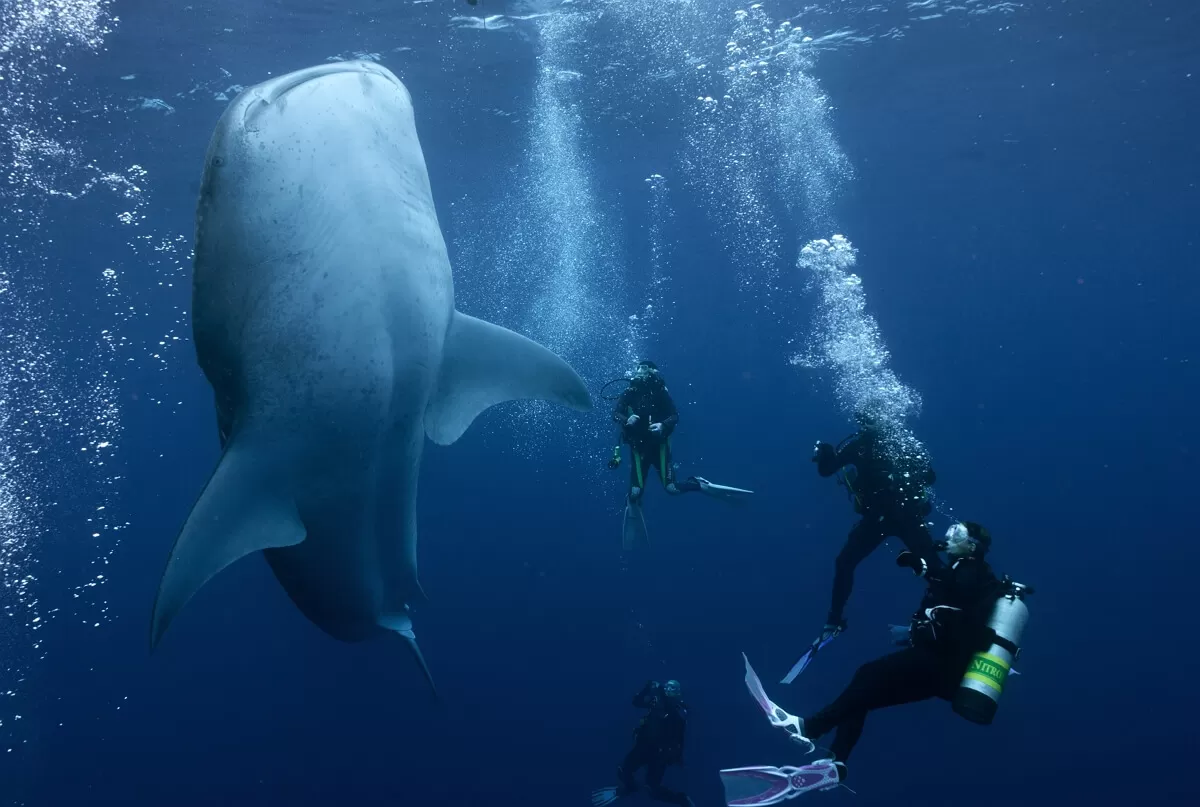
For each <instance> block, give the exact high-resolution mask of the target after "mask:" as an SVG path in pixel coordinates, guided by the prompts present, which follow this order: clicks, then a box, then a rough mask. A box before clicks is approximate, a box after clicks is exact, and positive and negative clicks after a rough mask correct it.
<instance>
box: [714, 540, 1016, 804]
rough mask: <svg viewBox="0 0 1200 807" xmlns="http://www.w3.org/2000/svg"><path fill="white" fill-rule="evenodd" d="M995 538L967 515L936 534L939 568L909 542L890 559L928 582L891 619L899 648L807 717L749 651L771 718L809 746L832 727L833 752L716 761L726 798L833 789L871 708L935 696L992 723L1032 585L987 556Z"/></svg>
mask: <svg viewBox="0 0 1200 807" xmlns="http://www.w3.org/2000/svg"><path fill="white" fill-rule="evenodd" d="M991 542H992V538H991V535H990V534H989V533H988V531H987V530H986V529H984V528H983V527H982V526H980V525H979V524H975V523H972V522H969V521H967V522H960V523H956V524H954V525H952V526H951V527H950V529H949V530H947V532H946V537H945V540H944V541H941V542H939V543H938V544H937V548H938V549H939V550H942V551H945V553H946V555H947V556H948V557H949V559H950V563H949V565H945V564H942V565H940V566H939V568H938V569H937V570H933V569H931V567H930V565H929V564H928V563H927V562H926V561H925V560H924V559H923V558H921V557H919V556H918V555H916V554H915V553H913V552H908V551H905V552H901V553H900V555H899V557H897V558H896V565H897V566H900V567H904V568H908V569H911V570H912V571H913V573H914V574H916V575H917V576H918V577H923V578H924V579H925V580H926V582H927V583H928V588H927V589H926V592H925V596H924V597H923V599H922V600H921V604H920V606H919V607H918V608H917V611H916V612H915V613H914V614H913V616H912V618H911V620H910V622H909V624H908V625H907V626H893V627H892V634H893V641H894V643H895V644H897V645H900V646H902V647H903V649H902V650H899V651H897V652H894V653H891V654H889V655H886V656H883V657H882V658H878V659H875V660H874V661H869V662H867V663H866V664H864V665H862V666H861V667H859V668H858V671H857V672H855V673H854V677H853V678H852V679H851V681H850V683H849V685H848V686H847V687H846V688H845V690H843V691H842V693H841V694H840V695H839V696H838V697H837V698H836V699H835V700H834V701H833V702H832V703H830V704H829V705H828V706H826V707H825V708H823V709H820V710H819V711H817V712H814V713H813V714H811V715H810V716H808V717H805V718H799V717H796V716H794V715H790V714H788V713H787V712H785V711H784V710H783V709H781V708H780V707H778V706H776V705H775V704H774V703H773V702H772V701H771V700H770V698H768V697H767V696H766V693H765V692H764V691H763V689H762V684H761V682H760V681H759V680H758V676H757V675H755V674H754V670H753V669H752V668H751V667H750V662H749V660H747V661H746V685H747V687H748V688H749V689H750V693H751V695H753V696H754V698H755V700H756V701H758V703H759V706H760V707H761V708H762V709H763V711H764V713H765V714H766V716H767V719H768V720H769V721H770V722H771V724H772V725H773V726H776V727H778V728H782V729H784V730H785V731H787V732H788V734H789V736H790V737H791V739H792V740H793V741H794V742H796V743H798V744H800V745H801V746H803V747H804V748H805V750H806V752H808V753H811V752H813V751H814V750H815V749H816V744H815V742H814V740H817V739H820V738H821V737H822V736H824V735H825V734H828V733H829V732H835V734H834V739H833V743H832V745H831V747H830V752H831V754H832V756H830V757H829V758H825V759H818V760H816V761H815V762H812V763H810V764H808V765H802V766H799V767H791V766H788V767H781V768H776V767H770V766H756V767H748V768H731V769H727V770H723V771H721V780H722V783H723V784H724V786H725V796H726V802H727V803H728V804H730V805H738V807H765V805H771V804H778V803H779V802H781V801H785V800H787V799H791V798H795V797H796V796H799V795H801V794H803V793H807V792H810V791H813V790H832V789H834V788H836V787H838V786H839V785H841V784H842V783H843V782H845V780H846V761H847V759H849V757H850V753H851V751H852V750H853V749H854V746H855V744H857V743H858V740H859V738H860V737H861V736H862V732H863V726H864V725H865V723H866V719H867V715H868V714H869V713H870V712H873V711H875V710H877V709H886V708H888V707H889V706H899V705H902V704H906V703H917V702H919V701H924V700H929V699H931V698H941V699H943V700H947V701H950V702H951V703H952V704H953V709H954V711H955V712H956V713H957V714H959V715H960V716H962V717H964V718H966V719H967V720H969V721H971V722H972V723H976V724H980V725H988V724H990V723H991V722H992V718H993V717H994V716H995V714H996V708H997V704H998V702H999V699H1000V696H1001V694H1002V693H1003V691H1004V684H1005V681H1006V679H1007V677H1008V675H1009V673H1010V672H1014V673H1015V671H1013V670H1012V664H1013V661H1014V660H1015V659H1016V657H1017V655H1018V654H1019V652H1020V643H1021V637H1022V634H1023V632H1024V630H1025V624H1026V622H1027V621H1028V619H1029V610H1028V608H1027V607H1026V606H1025V603H1024V598H1025V597H1026V596H1027V595H1029V594H1032V593H1033V589H1031V588H1029V587H1028V586H1025V585H1022V584H1021V583H1017V582H1014V581H1013V580H1011V579H1010V578H1008V577H1005V578H1003V579H1000V578H997V577H996V574H995V572H993V571H992V567H991V566H990V565H989V564H988V562H987V560H986V559H985V556H986V554H987V552H988V550H989V549H990V547H991Z"/></svg>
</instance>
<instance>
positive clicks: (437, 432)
mask: <svg viewBox="0 0 1200 807" xmlns="http://www.w3.org/2000/svg"><path fill="white" fill-rule="evenodd" d="M519 398H540V399H543V400H547V401H552V402H553V403H558V404H562V405H563V406H569V407H571V408H572V409H577V410H579V411H581V412H586V411H588V410H589V409H591V408H592V398H591V396H590V395H589V394H588V391H587V387H586V386H585V385H584V383H583V379H581V378H580V377H579V374H578V373H576V372H575V371H574V370H573V369H571V366H570V365H569V364H567V363H566V362H565V361H563V360H562V359H561V358H559V357H558V356H556V355H555V354H554V353H551V352H550V351H549V350H547V349H546V348H544V347H542V346H541V345H539V344H538V343H537V342H534V341H533V340H532V339H527V338H525V337H524V336H521V335H520V334H518V333H513V332H512V331H510V330H508V329H507V328H502V327H500V326H499V325H493V324H492V323H490V322H485V321H484V320H481V319H476V318H475V317H472V316H468V315H466V314H464V313H462V312H461V311H455V312H454V316H453V317H452V318H451V320H450V328H449V330H448V331H447V333H446V345H445V347H444V349H443V352H442V368H441V372H440V373H439V375H438V380H437V387H436V389H435V390H434V392H433V395H432V396H431V397H430V400H429V406H428V407H427V408H426V409H425V433H426V434H427V435H429V439H430V440H432V441H433V442H435V443H438V444H440V445H449V444H451V443H453V442H454V441H455V440H457V439H458V438H459V437H461V436H462V434H463V432H465V431H466V430H467V427H468V426H470V425H471V422H472V421H474V420H475V418H476V417H477V416H478V415H479V413H480V412H482V411H483V410H485V409H487V408H488V407H489V406H493V405H495V404H498V403H502V402H504V401H512V400H517V399H519Z"/></svg>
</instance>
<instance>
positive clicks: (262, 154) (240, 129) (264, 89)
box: [198, 61, 427, 229]
mask: <svg viewBox="0 0 1200 807" xmlns="http://www.w3.org/2000/svg"><path fill="white" fill-rule="evenodd" d="M414 160H419V161H420V171H419V173H420V174H421V175H424V161H423V157H422V156H421V151H420V145H419V143H418V141H417V136H416V125H415V122H414V119H413V107H412V98H411V96H410V95H409V93H408V90H407V88H405V86H404V84H402V83H401V82H400V80H399V79H398V78H396V76H395V75H393V74H392V72H391V71H389V70H388V69H387V68H385V67H383V66H381V65H378V64H375V63H374V62H362V61H360V62H337V63H333V64H325V65H319V66H317V67H311V68H308V69H306V70H298V71H296V72H293V73H288V74H286V75H283V76H279V77H278V78H273V79H270V80H268V81H265V82H263V83H261V84H257V85H255V86H253V87H250V88H249V89H247V90H245V91H243V92H242V93H241V94H240V95H238V96H237V98H235V99H234V100H233V101H232V102H231V103H230V104H229V106H228V107H227V108H226V110H225V112H224V114H222V116H221V119H220V121H218V123H217V126H216V128H215V130H214V132H213V136H212V140H211V141H210V142H209V147H208V154H207V156H206V158H205V165H204V178H203V180H202V182H201V187H200V199H199V208H198V214H199V218H200V221H201V222H203V220H204V219H205V217H206V216H207V215H216V216H219V217H220V223H219V226H220V227H222V228H226V229H227V228H229V227H236V226H238V224H239V223H245V222H248V221H251V222H254V221H257V223H258V224H259V225H260V224H261V223H262V219H261V217H260V216H258V215H255V214H256V212H258V211H263V213H262V215H264V216H265V215H267V214H266V212H265V211H266V210H268V209H270V210H272V211H273V213H274V215H272V218H273V219H276V220H278V219H279V218H280V214H281V213H285V212H286V211H284V210H281V209H280V208H281V207H286V206H287V205H288V204H289V203H292V202H294V203H297V204H301V203H303V204H309V203H319V200H320V199H321V197H322V196H324V197H326V198H329V197H331V196H333V195H335V194H338V193H339V192H340V193H341V195H342V196H343V197H345V196H348V195H350V194H352V193H353V192H354V190H355V189H357V188H362V187H363V186H364V185H367V186H369V185H370V184H371V183H379V182H384V181H387V178H388V177H394V176H395V175H396V173H397V171H399V172H401V173H407V174H410V175H411V174H412V173H413V172H412V171H411V169H412V164H413V162H414ZM426 182H427V180H426ZM367 193H369V190H368V191H367ZM364 202H369V199H364ZM250 226H256V225H254V224H252V225H250Z"/></svg>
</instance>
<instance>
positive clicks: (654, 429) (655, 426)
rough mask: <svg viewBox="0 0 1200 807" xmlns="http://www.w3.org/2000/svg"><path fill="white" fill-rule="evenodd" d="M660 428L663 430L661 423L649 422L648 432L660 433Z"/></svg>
mask: <svg viewBox="0 0 1200 807" xmlns="http://www.w3.org/2000/svg"><path fill="white" fill-rule="evenodd" d="M662 430H663V425H662V424H661V423H651V424H650V433H651V434H662Z"/></svg>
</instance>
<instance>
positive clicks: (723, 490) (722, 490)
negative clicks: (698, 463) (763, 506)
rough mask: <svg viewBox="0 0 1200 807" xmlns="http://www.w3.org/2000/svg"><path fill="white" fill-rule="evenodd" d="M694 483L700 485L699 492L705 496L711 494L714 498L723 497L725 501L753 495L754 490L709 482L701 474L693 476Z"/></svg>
mask: <svg viewBox="0 0 1200 807" xmlns="http://www.w3.org/2000/svg"><path fill="white" fill-rule="evenodd" d="M692 479H694V480H696V484H698V485H700V492H701V493H703V494H704V495H705V496H712V497H713V498H714V499H724V500H725V501H737V500H738V499H741V498H743V497H745V496H752V495H754V491H752V490H746V489H745V488H735V487H730V486H729V485H718V484H717V483H716V482H709V481H708V480H707V479H705V478H704V477H702V476H693V477H692Z"/></svg>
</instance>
